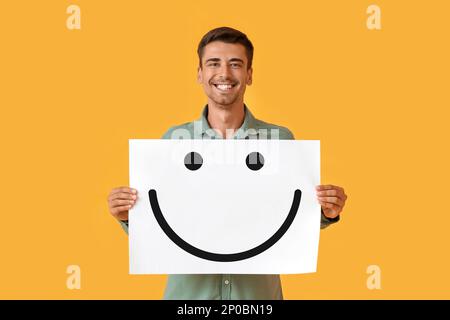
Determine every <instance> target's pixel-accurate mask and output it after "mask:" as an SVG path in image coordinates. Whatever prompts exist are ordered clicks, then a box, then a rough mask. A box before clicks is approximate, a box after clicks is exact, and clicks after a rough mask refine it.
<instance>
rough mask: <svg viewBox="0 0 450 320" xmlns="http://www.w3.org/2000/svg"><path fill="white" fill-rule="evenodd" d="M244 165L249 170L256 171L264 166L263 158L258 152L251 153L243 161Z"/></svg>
mask: <svg viewBox="0 0 450 320" xmlns="http://www.w3.org/2000/svg"><path fill="white" fill-rule="evenodd" d="M245 163H246V164H247V167H248V168H249V169H250V170H253V171H256V170H259V169H261V168H262V167H263V166H264V157H263V155H262V154H261V153H259V152H251V153H249V155H248V156H247V158H246V159H245Z"/></svg>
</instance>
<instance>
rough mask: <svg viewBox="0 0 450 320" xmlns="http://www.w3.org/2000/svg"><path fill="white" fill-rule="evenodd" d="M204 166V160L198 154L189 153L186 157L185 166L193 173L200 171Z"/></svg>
mask: <svg viewBox="0 0 450 320" xmlns="http://www.w3.org/2000/svg"><path fill="white" fill-rule="evenodd" d="M202 164H203V158H202V156H201V155H200V153H198V152H189V153H188V154H187V155H186V156H185V157H184V165H185V166H186V168H188V169H189V170H191V171H195V170H198V169H200V167H201V166H202Z"/></svg>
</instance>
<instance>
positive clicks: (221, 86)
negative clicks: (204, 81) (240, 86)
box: [213, 83, 237, 92]
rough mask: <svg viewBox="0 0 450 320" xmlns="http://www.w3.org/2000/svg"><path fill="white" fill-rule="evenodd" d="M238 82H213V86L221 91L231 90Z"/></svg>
mask: <svg viewBox="0 0 450 320" xmlns="http://www.w3.org/2000/svg"><path fill="white" fill-rule="evenodd" d="M236 85H237V83H234V84H233V83H227V84H222V83H213V86H214V87H216V89H217V90H219V91H221V92H229V91H231V90H232V89H233V88H234V87H236Z"/></svg>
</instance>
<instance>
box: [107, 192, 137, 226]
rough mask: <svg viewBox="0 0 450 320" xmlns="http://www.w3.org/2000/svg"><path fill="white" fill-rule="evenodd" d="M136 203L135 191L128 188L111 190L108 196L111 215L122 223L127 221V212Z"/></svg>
mask: <svg viewBox="0 0 450 320" xmlns="http://www.w3.org/2000/svg"><path fill="white" fill-rule="evenodd" d="M136 201H137V190H136V189H132V188H128V187H119V188H114V189H112V191H111V193H110V194H109V196H108V206H109V212H110V213H111V215H112V216H113V217H114V218H116V219H118V220H122V221H126V220H128V210H130V209H131V208H133V206H134V204H135V203H136Z"/></svg>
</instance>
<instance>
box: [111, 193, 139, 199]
mask: <svg viewBox="0 0 450 320" xmlns="http://www.w3.org/2000/svg"><path fill="white" fill-rule="evenodd" d="M116 199H122V200H136V199H137V195H135V194H131V193H125V192H119V193H115V194H113V195H111V197H110V198H109V201H113V200H116Z"/></svg>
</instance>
